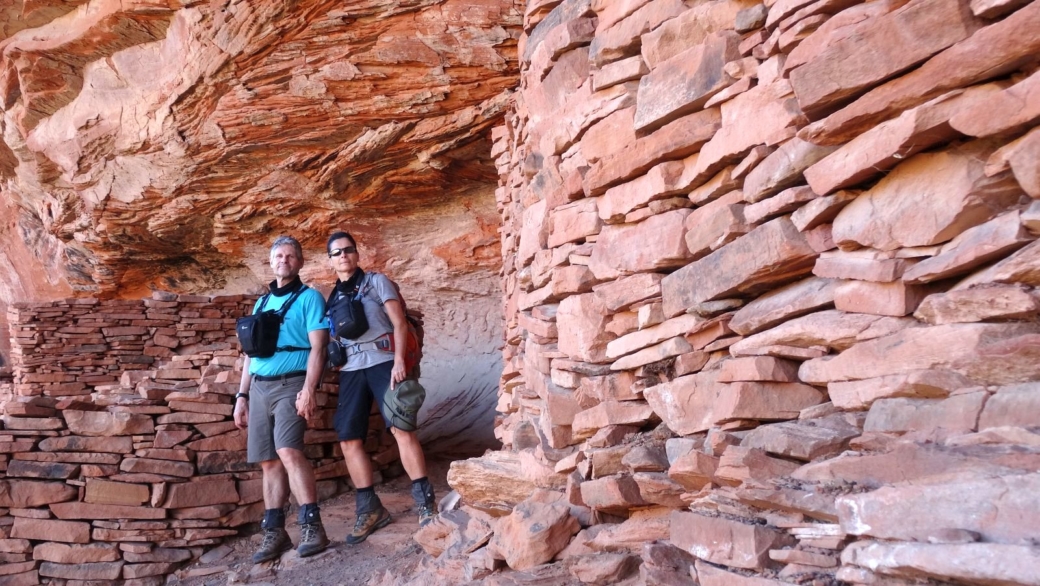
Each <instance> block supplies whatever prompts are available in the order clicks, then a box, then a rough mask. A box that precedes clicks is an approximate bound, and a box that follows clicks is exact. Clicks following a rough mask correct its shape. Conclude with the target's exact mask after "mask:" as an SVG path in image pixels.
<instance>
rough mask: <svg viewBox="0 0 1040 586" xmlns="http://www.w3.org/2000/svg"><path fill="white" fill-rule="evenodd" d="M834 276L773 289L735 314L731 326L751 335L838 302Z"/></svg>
mask: <svg viewBox="0 0 1040 586" xmlns="http://www.w3.org/2000/svg"><path fill="white" fill-rule="evenodd" d="M837 285H838V282H837V281H835V280H833V279H821V278H818V277H810V278H808V279H805V280H802V281H798V282H797V283H792V284H790V285H787V286H785V287H781V288H779V289H776V290H773V291H770V292H769V293H766V294H765V295H762V296H761V297H759V298H758V299H755V300H754V301H752V302H751V303H748V304H747V305H745V306H744V307H743V308H741V309H739V310H738V311H737V313H735V314H734V315H733V319H732V320H731V321H730V322H729V327H730V329H732V330H733V331H734V332H737V333H738V334H741V335H744V336H747V335H750V334H754V333H756V332H760V331H762V330H764V329H766V328H770V327H773V326H775V325H777V324H779V323H782V322H784V321H787V320H788V319H791V318H794V317H798V316H800V315H804V314H806V313H810V312H812V311H815V310H817V309H823V308H825V307H827V306H828V305H832V304H833V303H834V289H835V287H837Z"/></svg>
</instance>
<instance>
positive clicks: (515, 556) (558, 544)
mask: <svg viewBox="0 0 1040 586" xmlns="http://www.w3.org/2000/svg"><path fill="white" fill-rule="evenodd" d="M579 529H580V526H579V525H578V520H577V519H575V518H574V517H572V516H571V513H570V507H568V506H567V505H566V504H565V503H562V502H556V503H551V504H550V503H543V502H538V499H537V498H534V497H533V498H531V499H528V500H525V501H523V502H521V503H519V504H518V505H517V506H516V508H515V509H513V512H512V513H510V514H509V515H508V516H506V517H505V518H503V519H501V520H500V521H498V523H496V525H495V530H494V535H493V536H492V537H491V545H490V547H491V548H492V549H496V550H498V551H500V552H502V553H504V554H505V560H506V564H508V565H509V567H510V568H512V569H514V570H526V569H529V568H532V567H534V566H537V565H539V564H544V563H546V562H548V561H549V560H551V559H552V558H553V556H555V555H556V554H558V553H559V552H560V551H562V550H563V548H564V547H566V546H567V543H568V542H570V540H571V538H572V537H573V536H574V535H575V534H576V533H577V532H578V530H579Z"/></svg>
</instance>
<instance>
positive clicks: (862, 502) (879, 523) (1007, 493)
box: [837, 471, 1040, 543]
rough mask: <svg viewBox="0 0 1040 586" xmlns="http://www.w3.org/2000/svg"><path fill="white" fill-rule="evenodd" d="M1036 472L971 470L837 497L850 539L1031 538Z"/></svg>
mask: <svg viewBox="0 0 1040 586" xmlns="http://www.w3.org/2000/svg"><path fill="white" fill-rule="evenodd" d="M1038 488H1040V474H1037V473H1031V474H1018V475H1011V476H1004V477H987V476H984V475H981V474H979V473H977V472H976V473H973V472H971V471H965V472H961V473H959V474H957V475H955V476H954V475H951V476H948V477H946V478H943V479H942V480H940V481H938V482H918V483H914V484H902V485H900V486H886V487H882V488H879V489H877V490H874V491H871V492H867V493H863V494H856V495H846V496H841V497H838V501H837V507H838V516H839V519H840V522H841V528H842V530H844V531H845V532H846V533H848V534H850V535H864V536H870V537H875V538H878V539H898V540H903V541H911V540H912V541H921V542H927V541H928V538H929V536H930V535H931V534H932V533H933V532H935V531H936V530H938V529H944V528H958V529H964V530H967V531H974V532H975V533H977V534H979V535H980V536H981V539H982V540H983V541H986V542H991V543H1016V542H1020V540H1026V539H1030V537H1031V535H1032V528H1033V527H1034V526H1035V525H1034V524H1033V523H1032V522H1031V520H1032V519H1034V518H1035V516H1036V515H1037V512H1038V511H1040V503H1038V502H1037V500H1038V499H1040V490H1037V489H1038Z"/></svg>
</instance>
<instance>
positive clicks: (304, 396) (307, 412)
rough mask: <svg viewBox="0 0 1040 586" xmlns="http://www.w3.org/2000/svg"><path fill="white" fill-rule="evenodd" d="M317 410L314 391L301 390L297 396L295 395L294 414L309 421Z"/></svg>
mask: <svg viewBox="0 0 1040 586" xmlns="http://www.w3.org/2000/svg"><path fill="white" fill-rule="evenodd" d="M317 408H318V404H317V402H316V401H315V400H314V391H313V390H307V389H303V390H302V391H300V393H299V394H298V395H296V413H298V414H299V415H300V417H303V418H304V419H307V420H309V419H310V418H311V417H313V416H314V411H315V409H317Z"/></svg>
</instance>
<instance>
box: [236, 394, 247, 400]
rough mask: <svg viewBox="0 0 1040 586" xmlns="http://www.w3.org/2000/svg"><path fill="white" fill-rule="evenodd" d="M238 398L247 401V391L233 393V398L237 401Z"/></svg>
mask: <svg viewBox="0 0 1040 586" xmlns="http://www.w3.org/2000/svg"><path fill="white" fill-rule="evenodd" d="M239 399H245V400H247V401H248V400H249V393H235V400H236V401H237V400H239Z"/></svg>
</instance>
